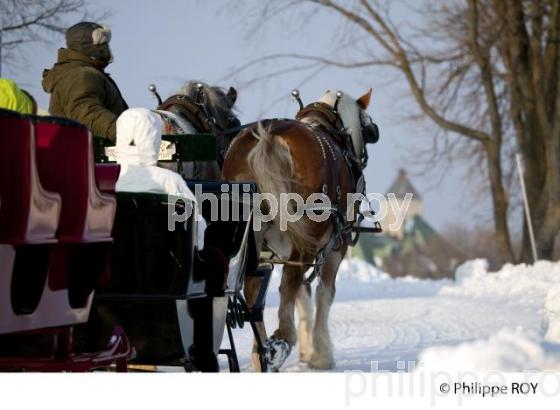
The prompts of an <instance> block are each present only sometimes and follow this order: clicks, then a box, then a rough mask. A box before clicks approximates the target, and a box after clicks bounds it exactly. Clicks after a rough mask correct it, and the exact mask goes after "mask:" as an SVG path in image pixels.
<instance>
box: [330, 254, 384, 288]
mask: <svg viewBox="0 0 560 410" xmlns="http://www.w3.org/2000/svg"><path fill="white" fill-rule="evenodd" d="M336 280H337V281H343V280H353V281H358V282H370V283H371V282H381V281H386V280H392V278H391V276H389V274H388V273H385V272H383V271H382V270H380V269H378V268H376V267H375V266H373V265H372V264H371V263H368V262H366V261H364V260H362V259H358V258H351V259H344V260H343V261H342V263H341V264H340V268H339V269H338V274H337V276H336Z"/></svg>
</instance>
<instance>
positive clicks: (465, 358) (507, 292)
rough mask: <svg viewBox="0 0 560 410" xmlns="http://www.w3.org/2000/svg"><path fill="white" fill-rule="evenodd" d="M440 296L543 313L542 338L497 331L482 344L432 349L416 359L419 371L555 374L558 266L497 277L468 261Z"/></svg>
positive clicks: (559, 358)
mask: <svg viewBox="0 0 560 410" xmlns="http://www.w3.org/2000/svg"><path fill="white" fill-rule="evenodd" d="M440 295H461V296H466V297H475V298H486V299H492V300H495V301H499V303H503V304H511V305H512V309H517V308H519V307H520V306H533V307H535V308H536V309H537V310H538V311H541V312H543V313H544V316H543V330H544V332H545V333H546V334H545V335H544V338H543V334H541V333H538V332H528V331H526V330H524V329H522V328H518V329H516V330H510V329H501V330H498V331H497V333H495V334H494V335H492V336H490V337H489V338H488V339H485V340H478V341H473V342H466V343H462V344H459V345H456V346H451V347H431V348H428V349H425V350H424V351H423V352H422V353H421V355H420V357H419V359H420V363H421V364H422V366H423V368H425V369H428V370H438V371H443V370H446V371H450V370H451V371H453V370H460V371H492V370H500V371H524V370H546V369H558V368H560V344H558V343H560V263H553V262H547V261H539V262H537V263H535V264H534V265H526V264H520V265H511V264H507V265H504V266H503V267H502V269H500V270H499V271H497V272H488V264H487V263H486V261H485V260H481V259H477V260H473V261H468V262H465V263H464V264H463V265H461V266H460V267H459V268H457V271H456V283H454V284H453V285H450V286H444V287H442V288H441V290H440ZM481 302H482V301H481ZM547 342H548V343H547Z"/></svg>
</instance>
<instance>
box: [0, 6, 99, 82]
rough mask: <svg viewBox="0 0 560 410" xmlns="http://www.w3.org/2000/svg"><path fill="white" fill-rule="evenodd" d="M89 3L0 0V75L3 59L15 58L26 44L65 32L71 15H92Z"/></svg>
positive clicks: (84, 16)
mask: <svg viewBox="0 0 560 410" xmlns="http://www.w3.org/2000/svg"><path fill="white" fill-rule="evenodd" d="M87 5H88V4H87V1H85V0H0V76H1V74H2V63H4V62H6V61H7V62H8V63H13V62H14V61H16V60H17V59H18V57H20V56H18V51H21V48H22V47H23V46H25V45H27V44H29V43H32V42H40V41H47V40H48V36H49V35H52V34H62V33H64V31H65V30H66V28H67V27H68V18H70V17H76V18H77V19H86V18H92V16H88V13H87ZM106 16H107V13H106V12H102V13H100V14H99V15H97V16H95V18H105V17H106Z"/></svg>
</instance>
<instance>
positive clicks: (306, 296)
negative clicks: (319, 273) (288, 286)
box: [296, 284, 313, 363]
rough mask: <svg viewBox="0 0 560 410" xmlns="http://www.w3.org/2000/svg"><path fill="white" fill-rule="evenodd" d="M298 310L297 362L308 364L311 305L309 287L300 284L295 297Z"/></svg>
mask: <svg viewBox="0 0 560 410" xmlns="http://www.w3.org/2000/svg"><path fill="white" fill-rule="evenodd" d="M296 307H297V310H298V317H299V323H298V341H299V360H300V361H302V362H305V363H307V362H309V360H310V359H311V355H312V354H313V341H312V337H311V332H312V329H313V305H312V303H311V286H310V285H308V284H302V285H301V286H300V288H299V291H298V293H297V297H296Z"/></svg>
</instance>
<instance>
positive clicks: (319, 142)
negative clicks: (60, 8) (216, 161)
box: [222, 90, 377, 370]
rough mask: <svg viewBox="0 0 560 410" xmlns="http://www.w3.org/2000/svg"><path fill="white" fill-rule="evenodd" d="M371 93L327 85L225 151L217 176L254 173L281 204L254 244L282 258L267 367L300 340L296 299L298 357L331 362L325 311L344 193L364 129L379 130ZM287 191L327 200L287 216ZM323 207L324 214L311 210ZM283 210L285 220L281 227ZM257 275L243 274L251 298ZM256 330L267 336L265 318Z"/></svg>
mask: <svg viewBox="0 0 560 410" xmlns="http://www.w3.org/2000/svg"><path fill="white" fill-rule="evenodd" d="M370 96H371V90H370V91H369V92H368V93H366V94H364V95H363V96H362V97H360V98H359V99H357V100H355V99H353V98H351V97H349V96H347V95H345V94H343V93H335V92H332V91H328V92H327V93H326V94H325V95H324V96H323V97H321V99H320V100H319V101H318V102H316V103H313V104H310V105H309V106H307V107H306V108H305V109H302V110H301V111H300V112H299V114H298V120H269V121H263V122H261V123H259V124H258V125H256V126H254V127H251V128H249V129H246V130H244V131H243V132H241V133H240V134H239V135H238V136H237V137H236V138H235V140H234V141H233V143H232V144H231V146H230V149H229V151H228V153H227V155H226V158H225V161H224V166H223V169H222V178H224V179H226V180H232V181H256V183H257V186H258V188H259V192H260V193H269V194H271V196H270V198H274V199H276V200H277V201H278V202H277V203H279V204H280V207H279V213H278V214H277V215H276V217H275V218H274V219H273V220H271V221H270V222H267V223H265V224H263V227H262V229H261V230H260V231H259V232H256V240H257V247H258V248H259V252H260V250H269V251H271V252H272V254H273V255H274V256H273V260H275V261H278V262H280V263H283V264H284V269H283V274H282V280H281V285H280V306H279V310H278V318H279V327H278V329H277V330H276V331H275V332H274V334H273V336H272V338H271V339H269V340H268V343H267V346H268V348H269V350H270V352H269V354H268V360H269V364H270V367H271V368H272V369H273V370H277V369H278V368H279V367H280V366H281V365H282V364H283V362H284V361H285V360H286V358H287V356H288V355H289V353H290V351H291V349H292V347H293V346H294V345H295V344H296V342H297V340H298V334H297V333H298V332H297V331H296V326H295V323H294V310H295V307H296V305H297V308H298V314H299V318H300V323H299V342H300V359H301V360H302V361H304V362H307V363H308V366H309V367H311V368H315V369H330V368H333V367H334V365H335V362H334V358H333V353H332V345H331V340H330V336H329V330H328V315H329V310H330V307H331V305H332V303H333V298H334V295H335V280H336V274H337V271H338V267H339V265H340V262H341V261H342V259H343V258H344V255H345V253H346V250H347V247H348V243H349V236H348V235H347V233H348V229H345V228H348V227H349V226H350V225H351V222H350V220H352V219H353V217H354V216H355V213H356V212H357V210H358V209H357V206H356V204H355V203H350V204H349V203H348V201H347V194H351V193H353V192H356V185H357V176H359V175H361V170H362V168H363V166H364V163H363V161H364V160H365V158H367V156H366V154H365V142H367V136H368V135H371V134H372V133H373V132H374V131H377V129H376V126H375V125H374V124H373V123H372V121H371V117H370V116H369V115H368V114H367V113H366V112H365V109H366V108H367V106H368V105H369V100H370ZM374 127H375V130H374ZM364 138H366V141H364ZM348 154H349V155H348ZM348 158H350V159H348ZM356 169H357V170H358V172H356ZM353 171H354V172H353ZM290 193H291V194H297V195H299V196H300V197H301V198H303V199H304V200H306V199H310V198H311V197H310V195H312V194H315V195H318V194H322V195H323V198H324V199H325V197H326V199H328V201H329V202H330V205H327V206H325V205H324V203H325V202H324V201H323V202H322V204H323V205H322V206H321V207H314V205H313V204H312V206H309V205H310V204H309V201H307V203H306V206H307V208H306V209H307V210H312V211H311V213H306V214H304V215H303V216H302V217H301V218H299V219H298V220H297V221H293V220H290V216H291V215H294V211H297V209H296V206H295V205H294V203H293V202H294V201H292V200H290V201H286V200H284V202H282V200H281V196H282V194H290ZM315 204H316V202H315ZM282 205H284V206H282ZM272 208H273V206H272V204H271V203H270V202H267V203H264V202H263V203H262V206H261V211H262V213H263V214H267V213H268V212H271V209H272ZM325 211H326V212H327V216H326V218H322V219H321V218H314V217H313V216H317V215H318V214H320V213H321V212H325ZM283 217H285V220H287V221H289V222H287V224H286V227H287V229H285V230H283V229H282V218H283ZM319 219H321V220H319ZM337 227H338V228H337ZM340 227H342V229H340ZM343 231H344V232H346V234H344V232H343ZM311 266H314V268H315V269H317V273H318V285H317V290H316V292H317V293H316V312H315V321H314V324H313V318H312V313H313V308H312V305H311V287H310V286H306V285H308V283H307V282H306V281H304V279H305V278H304V275H305V272H306V271H307V270H308V269H309V267H311ZM258 281H259V279H256V278H248V279H247V282H246V284H245V294H246V299H247V303H248V305H249V306H250V305H251V303H253V301H254V300H255V298H256V293H257V292H258V289H259V283H258ZM259 332H260V333H262V334H261V337H263V338H264V339H266V331H265V329H264V324H263V323H260V326H259ZM256 358H257V356H256V354H255V350H254V354H253V364H254V366H255V367H257V368H258V367H259V365H258V360H255V359H256Z"/></svg>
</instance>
